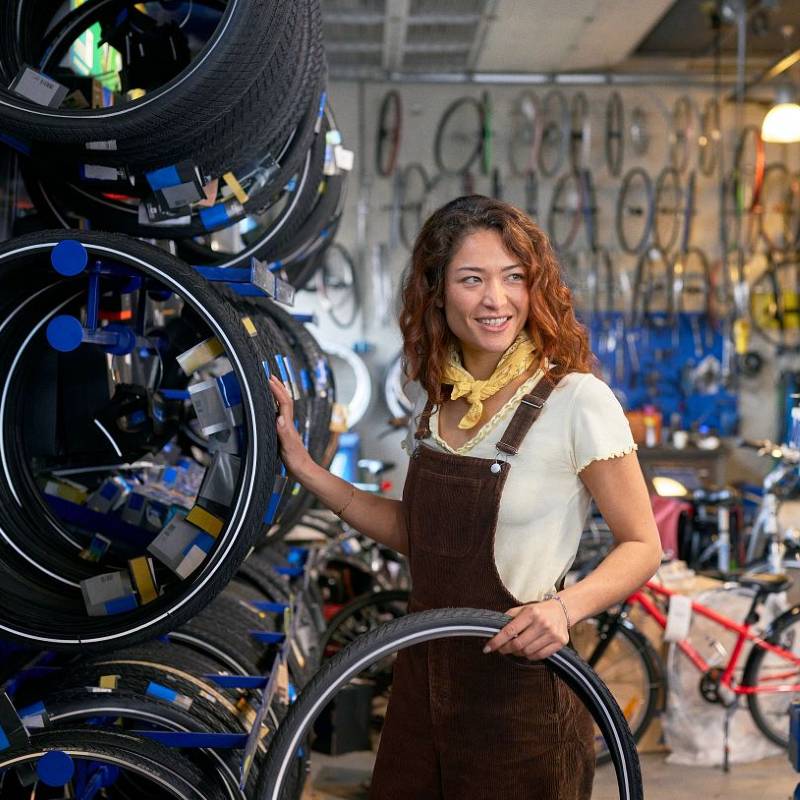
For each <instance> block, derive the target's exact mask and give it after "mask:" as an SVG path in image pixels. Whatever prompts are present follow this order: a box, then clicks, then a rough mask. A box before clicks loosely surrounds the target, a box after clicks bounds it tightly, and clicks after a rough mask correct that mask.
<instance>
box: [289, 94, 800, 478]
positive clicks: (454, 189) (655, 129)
mask: <svg viewBox="0 0 800 800" xmlns="http://www.w3.org/2000/svg"><path fill="white" fill-rule="evenodd" d="M389 88H397V89H399V90H400V93H401V95H402V100H403V111H404V119H403V125H404V127H403V135H402V143H401V149H400V157H399V162H398V163H399V165H400V166H403V165H405V164H408V163H410V162H412V161H418V162H420V163H422V164H423V166H424V167H425V168H426V169H427V170H428V172H429V174H430V175H434V174H435V173H436V172H437V169H436V166H435V164H434V158H433V139H434V133H435V130H436V126H437V123H438V121H439V118H440V117H441V115H442V112H443V111H444V109H445V108H446V106H447V105H448V104H449V103H450V102H451V101H452V100H454V99H455V98H456V97H458V96H461V95H464V94H470V95H473V96H475V97H479V96H480V92H481V89H482V88H483V87H480V86H470V85H432V84H405V85H400V86H398V85H396V84H394V85H392V86H389V85H386V84H378V83H366V84H363V85H361V86H360V85H359V84H357V83H354V82H339V83H333V84H332V85H331V87H330V96H331V98H332V102H333V108H334V113H335V115H336V119H337V123H338V125H339V127H340V129H341V131H342V133H343V136H344V142H345V144H346V146H347V147H349V148H350V149H352V150H354V151H355V155H356V164H355V168H354V170H353V173H352V174H351V176H350V182H349V187H348V196H347V209H346V212H345V217H344V220H343V225H342V227H341V230H340V234H339V241H341V242H342V243H343V244H344V245H346V246H347V247H348V248H349V249H350V250H351V252H353V253H354V254H357V253H358V250H357V242H358V237H357V219H358V215H357V206H358V202H359V199H361V201H362V204H363V207H364V208H365V209H366V217H365V223H366V245H365V249H364V255H365V258H364V261H363V264H362V268H363V272H362V274H361V276H360V277H361V279H362V289H363V292H364V313H363V315H362V317H361V319H359V320H358V321H357V323H356V324H355V325H354V326H353V328H352V329H349V330H347V331H341V330H340V329H338V328H336V327H335V326H333V325H332V324H330V323H329V322H328V321H327V320H326V319H325V315H324V313H320V323H321V324H320V328H319V331H318V332H319V334H320V338H321V340H322V341H323V343H324V342H325V341H326V340H334V341H339V342H341V343H343V344H347V345H350V344H352V343H353V342H355V341H359V340H366V341H368V342H370V343H371V344H372V345H374V351H373V352H372V353H370V354H369V355H368V356H367V357H366V359H367V362H368V364H369V366H370V368H371V371H372V373H373V378H374V381H375V393H374V396H373V402H372V406H371V411H370V413H369V414H368V416H367V417H366V418H365V420H364V422H363V423H362V424H361V425H359V430H360V432H361V435H362V440H363V454H364V455H367V456H372V457H380V458H385V459H388V460H392V461H396V462H398V463H399V464H402V465H404V463H405V455H404V453H403V452H402V451H401V450H400V448H399V441H400V438H401V436H400V434H399V433H392V434H390V435H389V436H387V437H385V438H379V436H380V434H381V433H383V432H384V431H386V430H387V426H386V425H385V420H386V419H387V418H388V416H389V413H388V410H387V409H386V406H385V403H384V402H383V398H382V386H381V381H382V377H383V371H384V369H385V367H386V365H387V364H388V362H389V361H390V360H391V358H392V357H393V356H394V355H395V353H396V352H397V350H398V348H399V345H400V337H399V332H398V329H397V324H396V314H395V313H394V312H393V306H390V309H391V312H390V314H389V315H388V319H382V318H380V316H379V315H378V314H377V313H376V309H377V307H378V306H379V302H377V301H376V294H375V291H376V289H375V285H374V283H373V282H372V281H371V280H370V272H371V269H372V267H371V264H372V262H371V254H372V251H373V248H374V247H375V246H376V245H377V244H379V243H382V242H384V243H385V242H389V240H390V230H389V228H390V215H389V207H390V205H391V200H392V180H391V179H387V178H381V177H377V176H376V174H375V167H374V164H375V156H374V141H375V129H376V126H377V116H378V109H379V106H380V102H381V99H382V97H383V95H384V93H385V92H386V91H387V90H388V89H389ZM531 88H532V89H533V90H534V91H535V92H536V93H537V94H538V95H539V97H540V99H541V98H543V96H544V95H545V94H546V92H547V91H549V89H550V88H552V87H543V86H540V87H531ZM521 89H522V87H516V86H491V87H489V91H490V92H491V96H492V101H493V106H494V132H495V163H496V164H497V165H498V166H499V167H500V168H501V170H502V172H503V175H504V181H505V187H506V188H505V199H507V200H509V201H510V202H515V203H519V204H521V203H522V197H523V194H522V193H523V182H522V179H519V178H512V177H511V176H510V174H509V170H508V155H507V153H508V141H509V133H510V113H511V108H512V105H513V101H514V99H515V98H516V97H517V95H518V94H519V92H520V91H521ZM579 90H580V91H583V92H585V94H586V95H587V97H588V99H589V103H590V111H591V119H592V156H591V160H590V164H589V166H590V168H591V169H592V171H593V176H594V182H595V186H596V192H597V201H598V207H599V239H600V244H601V245H603V246H605V247H607V248H609V250H611V252H612V255H613V257H614V263H615V266H616V268H617V269H625V270H632V269H633V267H634V265H635V257H633V256H629V255H627V254H624V253H622V252H621V250H620V248H619V245H618V243H617V240H616V233H615V232H614V227H613V226H614V206H615V202H616V196H617V190H618V187H619V185H620V179H619V178H613V177H611V176H610V175H609V172H608V170H607V168H606V165H605V158H604V151H603V147H604V143H603V134H604V119H605V105H606V101H607V98H608V95H609V93H610V91H611V90H610V89H609V88H608V87H581V88H580V89H578V88H572V87H564V89H563V91H564V92H565V94H566V95H567V96H568V97H570V96H571V95H572V94H574V93H575V92H577V91H579ZM620 92H621V94H622V96H623V99H624V101H625V107H626V111H628V112H629V111H630V110H631V109H632V108H633V106H635V105H638V106H641V107H642V108H643V109H644V110H645V111H646V112H647V114H648V124H649V130H650V134H651V144H650V148H649V152H648V153H647V154H646V155H645V156H644V157H642V158H637V157H636V156H635V155H633V153H632V150H631V148H630V147H629V146H627V147H626V155H625V162H624V165H623V173H624V172H625V171H627V170H628V169H630V168H631V167H633V166H643V167H644V168H645V169H646V170H647V171H648V172H649V173H650V175H651V176H652V177H653V179H654V180H655V177H656V175H657V174H658V172H659V171H660V170H661V169H662V168H663V167H664V166H666V163H667V158H668V140H667V135H668V129H669V118H670V113H671V109H672V105H673V103H674V100H675V99H676V98H677V97H678V96H679V95H680V94H683V93H684V92H687V90H685V89H684V88H682V87H674V86H673V87H665V86H642V87H625V88H622V89H620ZM687 93H688V94H689V95H690V97H691V98H692V100H693V101H694V103H695V106H696V107H697V108H700V107H702V105H703V103H704V102H705V100H706V99H707V98H708V97H709V96H710V92H709V91H705V90H689V91H688V92H687ZM360 94H361V96H363V100H364V102H363V108H362V107H360V103H359V95H360ZM359 112H362V113H363V119H364V131H363V134H364V135H363V138H362V137H360V136H359ZM734 113H735V109H734V107H733V106H732V105H729V106H725V107H724V112H723V126H722V127H723V141H724V145H725V154H724V159H725V163H726V164H727V165H728V166H730V165H731V164H732V161H733V149H734V141H735V135H736V133H735V128H734ZM761 114H763V111H760V110H759V109H758V108H757V107H754V108H752V109H749V110H748V112H747V115H748V120H749V121H751V122H760V117H761ZM696 124H698V125H699V123H696ZM693 150H694V152H693V153H692V156H691V160H690V166H689V169H691V168H693V167H694V166H696V158H697V156H696V149H695V148H693ZM798 150H799V148H798V146H796V145H793V146H791V148H789V147H787V146H783V145H767V163H771V162H772V161H778V160H784V161H786V162H787V163H788V164H789V166H790V167H792V169H797V168H798V166H799V162H800V158H798V156H799V155H800V153H799V152H798ZM564 168H565V169H566V168H567V167H566V164H565V166H564ZM555 180H556V178H549V179H547V178H542V177H541V176H540V195H539V209H540V216H543V215H544V213H545V210H546V209H547V208H548V206H549V201H550V194H551V192H552V187H553V185H554V183H555ZM697 180H698V184H697V187H698V216H697V218H696V221H695V227H694V232H693V237H692V244H694V245H696V246H698V247H701V248H703V249H704V250H706V252H707V253H708V254H709V256H710V257H712V258H718V257H719V246H718V243H717V238H716V237H717V234H716V231H717V213H718V212H717V194H716V192H717V186H716V182H715V180H714V179H712V178H708V177H705V176H703V175H702V174H701V173H700V172H699V171H698V178H697ZM489 187H490V182H489V179H488V178H485V177H480V176H479V177H477V179H476V190H477V191H478V192H486V193H489V191H490V189H489ZM457 194H460V189H459V182H458V180H457V179H454V180H449V181H445V182H443V184H442V185H440V187H439V189H438V191H437V192H436V193H435V196H433V197H432V198H431V207H432V208H435V207H437V206H438V205H440V204H442V203H444V202H446V201H447V200H449V199H451V197H454V196H457ZM541 221H542V223H543V220H541ZM576 247H585V238H584V233H583V232H581V233H579V235H578V240H577V242H576ZM389 255H390V258H389V274H390V276H391V279H392V286H393V289H394V290H396V288H397V285H398V283H399V279H400V274H401V272H402V270H403V268H404V267H405V266H406V263H407V260H408V256H409V253H408V251H407V250H406V249H405V248H404V247H403V246H402V244H398V245H397V246H396V247H395V248H394V249H393V250H392V251H391V252H390V254H389ZM314 305H315V301H314V298H313V296H310V295H306V294H303V293H301V295H300V296H299V298H298V307H300V308H313V307H314ZM752 345H753V349H757V350H760V351H761V352H762V353H763V354H764V356H765V358H766V359H767V364H766V366H765V368H764V370H763V371H762V373H761V375H760V376H759V377H758V378H756V379H747V378H745V379H743V380H742V384H741V395H740V413H741V418H742V424H741V434H742V435H744V436H747V437H752V438H762V437H771V436H774V435H775V431H776V410H775V409H776V399H775V395H774V391H775V389H774V387H775V385H776V380H777V374H778V373H777V367H776V363H775V359H774V357H773V354H772V349H771V347H769V346H765V345H764V344H763V343H761V342H759V341H758V340H757V339H755V338H754V339H753V342H752ZM795 366H796V367H797V365H795ZM730 466H731V469H730V473H731V476H732V477H739V476H740V475H742V474H746V473H750V475H751V477H752V476H754V475H757V474H760V473H761V472H763V466H765V465H762V464H761V463H759V462H758V460H756V459H754V458H753V457H752V456H749V455H748V454H745V453H735V454H734V456H733V458H732V461H731V465H730ZM402 473H403V469H400V470H397V471H396V473H395V475H394V478H395V481H396V483H397V484H398V485H401V484H402Z"/></svg>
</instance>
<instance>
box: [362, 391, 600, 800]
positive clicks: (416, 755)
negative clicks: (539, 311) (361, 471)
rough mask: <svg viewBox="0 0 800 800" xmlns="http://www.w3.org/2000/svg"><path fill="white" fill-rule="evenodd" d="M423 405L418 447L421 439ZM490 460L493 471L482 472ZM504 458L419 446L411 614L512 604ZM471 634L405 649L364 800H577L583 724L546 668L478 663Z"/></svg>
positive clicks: (516, 425)
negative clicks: (503, 572) (500, 551)
mask: <svg viewBox="0 0 800 800" xmlns="http://www.w3.org/2000/svg"><path fill="white" fill-rule="evenodd" d="M552 388H553V387H552V385H550V384H549V383H547V382H542V381H540V383H539V384H537V386H536V387H535V388H534V392H535V393H530V394H527V395H525V396H524V397H523V399H522V402H521V403H520V406H519V408H518V409H517V411H516V413H515V414H514V417H513V418H512V420H511V422H510V423H509V425H508V428H507V429H506V431H505V433H504V434H503V437H502V439H501V440H500V442H499V443H498V451H502V452H504V453H506V454H508V455H513V454H515V453H517V452H518V451H519V446H520V444H521V443H522V440H523V438H524V437H525V434H526V433H527V432H528V430H529V428H530V426H531V425H532V424H533V422H534V421H535V420H536V417H537V416H538V415H539V412H540V411H541V407H542V405H543V403H544V400H546V399H547V396H548V395H549V394H550V391H551V390H552ZM431 409H432V406H431V404H430V402H429V403H428V405H427V406H426V408H425V411H424V412H423V414H422V417H421V420H420V425H419V428H418V430H417V433H416V438H417V439H422V438H426V437H427V436H429V435H430V429H429V426H428V420H429V418H430V413H431ZM495 463H497V464H498V466H499V470H497V467H496V468H495V472H492V469H491V468H492V465H493V464H495ZM509 469H510V465H509V463H508V461H506V460H504V461H502V463H501V462H499V460H498V461H493V460H490V459H484V458H472V457H467V456H459V455H450V454H448V453H439V452H436V451H434V450H432V449H431V448H429V447H425V446H420V445H417V446H416V449H415V452H414V454H413V456H412V458H411V464H410V467H409V472H408V477H407V479H406V484H405V488H404V490H403V504H404V506H405V513H406V522H407V526H408V536H409V558H410V565H411V576H412V582H413V588H412V592H411V600H410V603H409V611H412V612H413V611H424V610H426V609H431V608H445V607H451V608H458V607H466V608H486V609H492V610H495V611H506V610H508V609H509V608H512V607H514V606H519V605H522V603H520V601H519V600H517V598H515V597H514V596H513V595H511V593H510V592H509V591H508V590H507V589H506V588H505V586H503V583H502V581H501V580H500V576H499V575H498V572H497V568H496V566H495V561H494V537H495V527H496V524H497V515H498V510H499V506H500V496H501V493H502V491H503V486H504V485H505V481H506V478H507V476H508V472H509ZM484 644H485V642H484V640H482V639H474V638H467V637H464V638H451V639H440V640H437V641H432V642H427V643H424V644H419V645H415V646H414V647H411V648H407V649H406V650H403V651H401V652H400V653H399V654H398V657H397V660H396V662H395V666H394V678H393V684H392V696H391V700H390V703H389V709H388V711H387V716H386V721H385V724H384V727H383V732H382V735H381V743H380V748H379V750H378V756H377V760H376V764H375V770H374V772H373V777H372V786H371V789H370V795H369V796H370V800H401V798H402V800H534V798H535V800H585V799H586V798H589V797H591V793H592V779H593V777H594V764H595V754H594V744H593V730H592V720H591V717H590V716H589V713H588V711H586V709H585V707H584V706H583V704H582V703H581V702H580V701H579V700H578V699H577V698H576V697H575V695H574V694H573V693H572V691H571V690H570V689H569V688H567V686H566V685H565V684H564V683H563V682H562V681H560V680H558V679H557V678H555V677H554V675H553V674H552V672H551V671H550V670H549V669H548V668H547V667H545V666H544V664H543V663H542V662H541V661H539V662H534V661H528V660H523V659H513V658H509V657H506V656H503V655H500V654H498V653H490V654H489V655H484V654H483V653H482V652H481V651H482V648H483V646H484Z"/></svg>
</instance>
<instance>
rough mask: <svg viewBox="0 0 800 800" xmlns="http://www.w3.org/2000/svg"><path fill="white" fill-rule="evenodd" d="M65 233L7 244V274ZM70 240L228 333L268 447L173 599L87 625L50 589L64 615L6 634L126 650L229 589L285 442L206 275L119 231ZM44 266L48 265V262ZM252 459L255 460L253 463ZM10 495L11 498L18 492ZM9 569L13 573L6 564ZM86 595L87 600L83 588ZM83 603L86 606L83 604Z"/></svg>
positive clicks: (230, 315) (239, 333)
mask: <svg viewBox="0 0 800 800" xmlns="http://www.w3.org/2000/svg"><path fill="white" fill-rule="evenodd" d="M64 238H66V237H65V234H64V232H59V231H56V232H52V231H51V232H45V233H42V234H32V235H29V236H27V237H22V238H19V239H16V240H14V241H12V242H9V243H7V244H5V245H3V246H2V247H1V248H0V260H2V261H4V262H5V263H4V265H3V273H4V277H5V275H9V274H13V273H14V272H15V271H16V270H18V269H22V268H23V267H24V268H25V269H26V270H27V271H28V272H29V273H30V274H31V275H33V274H35V272H36V271H37V270H31V269H30V262H29V261H27V260H26V259H28V258H30V256H31V254H37V253H41V254H44V255H45V257H46V256H47V255H48V254H49V253H50V251H51V250H52V248H53V247H54V245H55V244H57V243H58V242H60V241H61V240H63V239H64ZM68 238H70V239H74V240H78V241H80V242H81V243H83V245H84V246H85V247H86V249H87V250H88V251H89V253H90V254H94V255H95V256H96V257H100V258H109V257H110V258H112V259H117V260H118V261H119V262H120V263H123V264H128V265H131V266H134V267H135V268H136V269H139V270H142V271H143V273H144V274H146V275H147V274H151V275H153V276H155V277H157V278H158V280H160V281H162V282H163V283H164V285H166V286H168V287H169V288H172V289H174V290H175V291H177V292H178V293H179V294H180V295H182V296H183V297H184V299H185V300H186V301H187V302H188V303H189V304H190V306H189V307H191V308H193V309H194V311H195V312H197V313H198V314H199V315H200V318H201V319H203V320H204V324H208V325H209V326H210V330H211V331H212V333H214V334H215V335H218V336H220V337H221V339H220V341H223V342H227V343H228V345H227V346H226V352H227V353H228V355H229V357H230V358H231V359H232V366H233V368H234V370H235V372H236V375H237V378H238V379H239V382H240V385H241V387H242V391H243V396H244V397H246V398H247V399H246V401H245V406H246V409H245V427H246V429H247V436H248V441H249V442H253V441H258V442H259V443H260V445H259V449H260V451H261V452H260V453H258V454H256V453H255V452H251V450H252V449H253V448H248V452H249V455H248V457H247V458H246V459H245V460H244V461H243V468H244V473H243V474H245V475H247V477H246V478H245V481H246V483H247V486H250V487H251V489H252V493H251V492H250V489H248V490H247V491H246V492H245V494H244V495H243V498H244V500H243V502H241V503H240V502H239V500H236V504H237V508H236V510H235V511H234V512H233V513H232V514H231V515H230V517H229V520H228V524H229V526H230V527H229V528H228V531H229V533H225V532H223V533H222V534H221V536H220V539H219V543H220V545H222V549H221V550H219V551H214V552H216V553H217V554H216V555H214V553H213V552H212V554H211V555H210V557H209V561H208V564H207V565H205V566H204V568H203V569H202V570H199V571H198V573H196V574H195V575H194V576H193V577H191V578H190V579H189V580H188V581H187V582H186V586H185V588H184V589H180V590H179V592H178V593H176V594H175V596H174V598H173V599H170V598H166V597H165V598H159V599H157V600H155V601H153V603H152V604H148V605H147V606H143V607H140V608H139V609H138V610H137V611H136V613H135V614H134V613H133V612H128V614H123V615H116V616H109V617H87V621H86V622H85V623H84V622H83V621H82V620H81V624H80V626H79V625H78V622H77V620H76V618H75V617H74V616H71V614H72V611H71V610H70V609H72V608H73V606H75V603H74V602H73V600H72V595H70V599H69V603H65V602H64V599H65V598H66V595H64V594H62V595H58V594H56V593H55V592H53V591H52V590H50V592H49V595H48V596H50V595H52V597H51V599H52V600H54V601H55V600H57V599H59V598H60V603H61V604H60V605H59V604H58V603H56V604H55V605H54V609H58V612H57V613H56V612H55V610H54V609H49V610H48V617H47V620H45V619H44V618H43V617H42V618H36V617H30V616H28V617H26V618H25V619H22V618H21V617H19V618H14V619H5V620H4V631H5V634H6V635H9V636H12V637H15V638H21V639H22V640H24V641H28V642H34V641H35V642H38V643H39V644H40V646H48V647H50V648H58V647H67V648H80V649H84V648H88V649H91V648H92V647H95V648H103V647H110V646H115V647H118V646H120V645H121V644H130V643H133V642H135V641H142V640H144V639H147V638H151V637H153V636H155V635H158V634H159V633H164V632H166V631H168V630H170V629H172V628H173V627H174V626H176V625H179V624H180V623H181V622H183V621H184V620H186V619H188V618H189V617H191V616H193V615H194V614H196V613H197V612H198V611H199V610H200V608H202V607H204V606H205V605H206V604H207V603H208V602H209V600H210V599H211V598H212V597H213V596H215V595H216V594H218V593H219V592H220V591H221V590H222V588H223V587H224V585H225V584H226V583H227V582H228V580H229V579H230V577H231V576H232V575H233V572H234V571H235V570H236V568H237V567H238V565H239V564H240V563H241V561H242V560H243V559H244V557H245V555H246V553H247V551H248V550H249V548H250V546H251V544H252V543H253V542H254V541H255V538H256V537H257V536H259V535H260V531H261V517H262V516H263V510H262V509H260V508H257V501H254V498H256V497H266V496H268V494H269V491H270V490H271V481H270V476H269V475H268V473H269V471H270V470H269V468H268V465H269V464H273V463H274V459H275V458H276V457H277V445H276V441H275V433H274V431H273V430H271V428H270V426H269V425H267V422H266V420H267V419H269V414H268V410H267V405H268V396H269V390H268V387H267V382H266V376H265V375H264V374H263V370H262V369H261V366H260V364H259V363H258V362H257V360H256V358H255V351H254V350H253V349H252V344H251V342H250V341H249V340H248V337H247V336H246V334H245V332H244V329H243V327H242V324H241V321H240V319H239V317H238V315H237V314H236V313H235V311H234V310H233V309H232V308H231V307H230V306H227V305H224V304H223V303H221V301H220V300H219V299H218V298H217V297H216V294H215V291H214V290H213V289H212V288H211V287H210V286H209V285H208V284H207V283H206V282H205V281H204V280H203V279H202V278H200V276H199V275H197V274H196V273H195V272H194V271H192V270H191V269H189V268H188V267H187V266H186V265H184V264H182V263H180V262H178V261H177V260H176V259H174V258H172V257H171V256H169V255H168V254H167V253H165V252H164V251H162V250H159V249H157V248H154V247H152V246H150V245H147V244H144V243H142V242H138V241H136V240H132V239H128V238H127V237H123V236H119V235H116V234H98V233H79V232H72V233H70V234H69V237H68ZM37 263H38V262H37ZM43 266H45V267H46V264H45V265H43ZM43 272H47V275H48V277H49V275H50V272H49V270H47V269H46V268H45V269H44V270H43ZM52 275H53V276H54V277H52V285H55V286H56V287H57V288H58V287H60V286H61V285H62V284H63V285H66V284H68V283H69V282H68V281H67V282H65V281H63V280H61V279H60V278H59V276H57V275H56V274H55V272H53V273H52ZM59 291H61V290H59ZM7 377H8V376H7ZM4 424H6V423H5V422H4ZM12 449H13V448H12ZM14 452H16V450H14ZM251 459H252V462H251ZM246 462H250V463H247V465H246V466H245V463H246ZM0 484H1V485H0V492H3V493H5V492H6V491H7V485H6V481H0ZM8 498H9V499H10V494H9V495H8ZM248 498H249V499H248ZM39 503H40V504H43V501H42V500H41V499H40V500H39ZM12 505H16V503H15V502H14V501H13V500H11V502H10V503H9V509H10V510H9V514H10V513H11V506H12ZM29 511H30V509H28V508H27V506H26V507H25V508H23V509H22V511H20V512H19V515H18V516H17V517H16V518H17V519H18V521H19V522H20V523H24V522H25V521H26V520H27V521H28V526H30V524H31V523H30V520H29V519H28V518H27V516H25V515H29ZM23 512H24V514H23ZM14 513H15V514H16V512H14ZM7 519H8V517H7ZM37 519H38V518H37ZM53 538H55V537H53ZM28 568H29V569H30V567H28ZM3 573H4V574H5V573H7V570H6V569H5V568H4V569H3ZM12 575H13V573H11V574H9V575H8V578H7V580H4V581H3V583H4V591H5V590H8V591H11V588H10V587H12V586H14V585H15V584H17V581H20V582H21V581H22V575H21V574H20V575H17V576H15V577H12ZM31 586H38V587H39V588H40V589H41V591H42V592H43V593H44V594H46V595H47V594H48V592H47V590H46V587H45V586H44V585H43V584H42V583H41V581H39V582H38V583H37V582H33V583H32V584H31ZM21 596H24V594H22V595H21ZM78 597H80V593H79V592H78ZM75 602H78V601H77V600H76V601H75ZM79 602H80V604H81V606H82V604H83V601H82V600H80V601H79ZM4 606H5V603H4ZM26 606H30V601H27V603H23V604H22V606H21V607H26ZM84 613H85V612H84ZM59 620H61V622H62V623H63V626H62V627H60V626H59ZM126 620H129V621H128V622H126Z"/></svg>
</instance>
